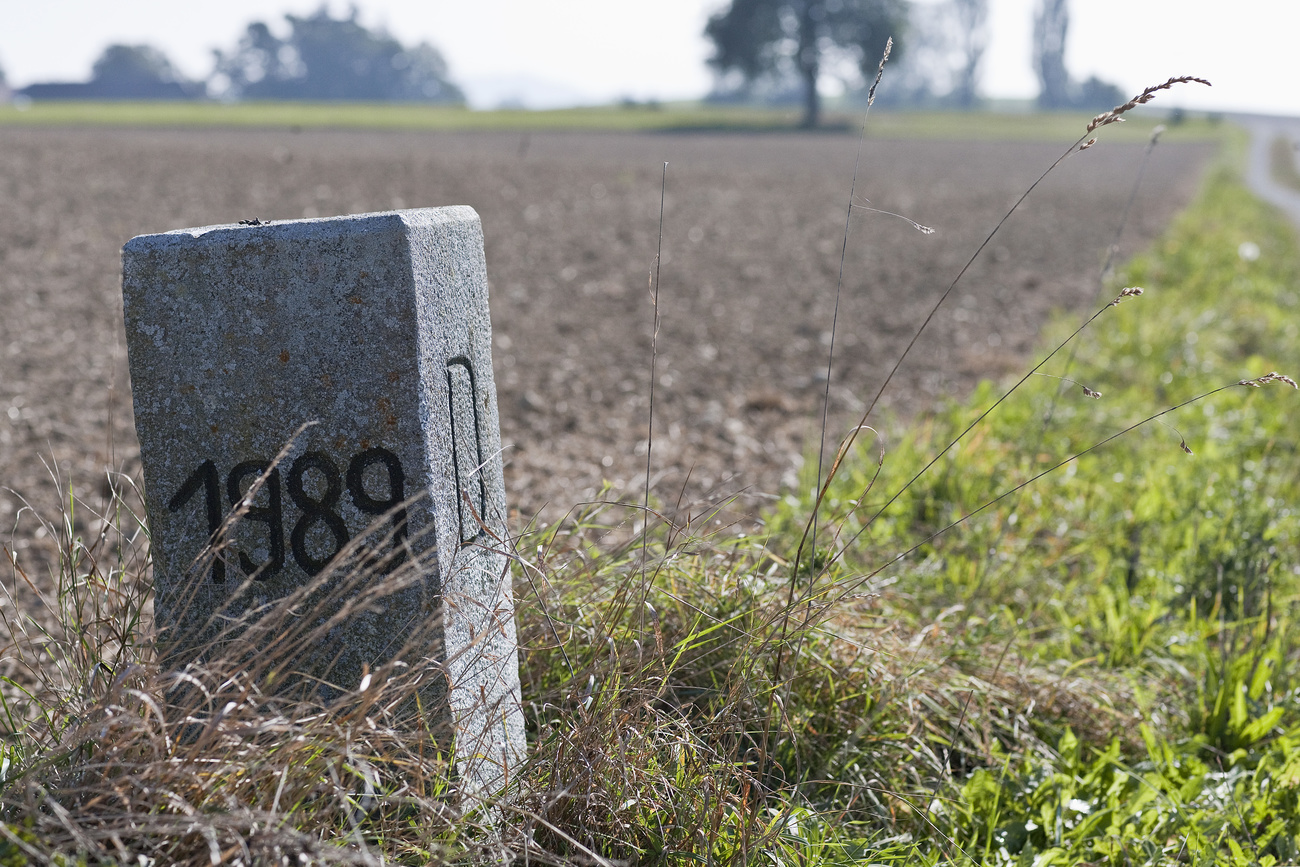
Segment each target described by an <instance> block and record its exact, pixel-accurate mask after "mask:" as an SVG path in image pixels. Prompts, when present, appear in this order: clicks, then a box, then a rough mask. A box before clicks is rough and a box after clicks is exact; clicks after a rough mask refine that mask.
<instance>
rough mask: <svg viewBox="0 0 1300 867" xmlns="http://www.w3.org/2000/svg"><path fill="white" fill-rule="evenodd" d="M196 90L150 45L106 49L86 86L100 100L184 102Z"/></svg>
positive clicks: (96, 63) (118, 45)
mask: <svg viewBox="0 0 1300 867" xmlns="http://www.w3.org/2000/svg"><path fill="white" fill-rule="evenodd" d="M195 90H196V88H195V87H194V85H192V84H191V83H190V82H188V81H186V80H185V76H183V75H181V74H180V72H178V71H177V69H176V67H175V66H173V65H172V62H171V61H170V60H168V59H167V55H166V54H163V53H162V52H161V51H160V50H158V49H157V48H154V47H153V46H152V45H120V44H117V45H110V46H108V47H107V48H105V49H104V52H103V53H102V54H100V55H99V59H98V60H96V61H95V65H94V66H92V67H91V75H90V83H89V85H88V86H87V92H88V94H89V95H90V96H92V97H98V98H100V99H185V98H187V97H191V96H194V95H196V93H195Z"/></svg>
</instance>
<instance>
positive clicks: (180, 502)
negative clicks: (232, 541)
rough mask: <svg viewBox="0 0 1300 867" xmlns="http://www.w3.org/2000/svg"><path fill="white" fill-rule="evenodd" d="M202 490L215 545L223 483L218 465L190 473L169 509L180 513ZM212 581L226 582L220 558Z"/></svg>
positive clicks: (202, 466)
mask: <svg viewBox="0 0 1300 867" xmlns="http://www.w3.org/2000/svg"><path fill="white" fill-rule="evenodd" d="M200 488H202V489H203V505H204V508H205V511H206V512H207V517H208V544H210V545H215V544H216V539H217V531H218V530H220V529H221V482H220V480H219V479H218V478H217V465H216V464H214V463H213V462H212V461H204V462H203V463H201V464H199V466H198V469H196V470H195V471H194V472H192V473H190V475H189V478H187V479H186V480H185V483H184V484H182V485H181V489H180V490H179V491H177V492H176V496H174V497H172V498H171V499H170V500H168V501H167V508H168V509H170V510H171V511H173V512H179V511H180V510H181V509H183V508H185V504H186V503H188V502H189V501H190V500H192V499H193V498H194V495H195V494H197V493H198V492H199V489H200ZM212 580H213V581H225V580H226V564H225V562H224V561H223V560H222V559H221V557H220V556H217V557H214V558H213V560H212Z"/></svg>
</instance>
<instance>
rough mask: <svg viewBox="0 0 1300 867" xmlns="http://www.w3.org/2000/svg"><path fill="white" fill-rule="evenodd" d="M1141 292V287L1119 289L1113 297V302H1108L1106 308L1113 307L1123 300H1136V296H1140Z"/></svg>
mask: <svg viewBox="0 0 1300 867" xmlns="http://www.w3.org/2000/svg"><path fill="white" fill-rule="evenodd" d="M1142 292H1143V289H1142V287H1141V286H1129V287H1128V288H1127V289H1121V290H1119V294H1118V295H1116V296H1115V300H1114V301H1112V302H1110V304H1109V305H1108V306H1110V307H1114V306H1116V305H1118V304H1119V302H1121V301H1123V300H1124V299H1125V298H1136V297H1137V296H1138V295H1141V294H1142Z"/></svg>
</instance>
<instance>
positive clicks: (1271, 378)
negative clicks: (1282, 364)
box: [1237, 370, 1300, 388]
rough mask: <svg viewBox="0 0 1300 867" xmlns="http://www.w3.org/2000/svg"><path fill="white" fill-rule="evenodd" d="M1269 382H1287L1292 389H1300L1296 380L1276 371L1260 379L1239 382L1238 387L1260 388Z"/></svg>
mask: <svg viewBox="0 0 1300 867" xmlns="http://www.w3.org/2000/svg"><path fill="white" fill-rule="evenodd" d="M1267 382H1285V383H1286V384H1287V385H1289V386H1291V387H1292V388H1300V385H1296V381H1295V380H1294V379H1292V378H1291V377H1289V376H1286V375H1284V374H1281V373H1278V372H1277V371H1276V370H1275V371H1273V372H1272V373H1266V374H1264V375H1263V376H1261V377H1260V378H1259V379H1243V380H1241V381H1240V382H1238V383H1237V385H1245V386H1249V387H1250V388H1260V387H1261V386H1263V385H1264V384H1265V383H1267Z"/></svg>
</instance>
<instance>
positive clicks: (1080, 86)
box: [704, 0, 1124, 126]
mask: <svg viewBox="0 0 1300 867" xmlns="http://www.w3.org/2000/svg"><path fill="white" fill-rule="evenodd" d="M1067 2H1068V0H1038V3H1037V7H1036V9H1035V13H1034V51H1033V58H1032V63H1033V68H1034V71H1035V73H1036V74H1037V76H1038V80H1039V88H1040V95H1039V99H1038V104H1039V105H1040V106H1041V107H1043V108H1048V109H1061V108H1089V109H1091V108H1097V109H1104V108H1110V107H1112V106H1114V105H1116V104H1117V103H1120V102H1123V100H1124V95H1123V93H1122V92H1121V91H1120V90H1119V88H1117V87H1115V86H1114V85H1111V84H1107V83H1105V82H1103V81H1100V80H1099V79H1097V78H1095V77H1093V78H1090V79H1088V80H1087V81H1085V82H1076V81H1074V80H1073V79H1071V78H1070V76H1069V74H1068V72H1067V71H1066V68H1065V38H1066V33H1067V31H1068V28H1069V10H1068V7H1067ZM988 10H989V0H942V2H939V3H927V4H920V3H910V2H908V0H731V2H730V4H729V5H728V6H727V7H725V8H724V9H722V10H721V11H719V12H718V13H716V14H715V15H713V16H712V17H711V18H710V19H709V21H708V24H707V25H706V26H705V31H704V33H705V36H707V37H708V38H709V40H710V41H711V42H712V43H713V56H712V57H711V58H710V59H709V64H710V65H711V66H712V67H713V69H714V71H715V73H716V74H717V79H716V83H715V88H714V91H713V93H712V94H711V95H710V99H712V100H716V101H738V102H755V101H756V102H764V103H776V104H780V103H790V104H799V105H801V106H802V107H803V124H804V125H805V126H816V125H817V123H818V122H819V120H820V115H821V96H820V90H819V84H821V83H823V82H825V81H826V80H828V79H838V80H839V81H840V82H841V83H842V85H843V90H844V91H845V92H846V94H848V95H849V97H850V98H853V97H854V96H855V95H856V96H861V95H863V94H865V92H866V90H867V88H868V87H869V86H870V84H871V82H872V81H874V79H875V74H876V69H877V66H878V64H879V62H880V59H881V56H882V54H883V51H884V47H885V42H886V40H887V39H889V38H890V37H893V41H894V48H893V53H892V55H891V57H890V61H889V63H890V66H889V69H888V70H887V71H886V74H885V78H884V81H883V83H882V86H881V88H880V91H879V94H878V96H879V98H880V100H881V102H883V103H885V104H893V105H909V106H934V107H955V108H973V107H975V106H976V105H977V104H978V103H979V101H980V98H979V77H980V71H981V68H982V64H983V60H984V54H985V50H986V48H987V46H988ZM1027 59H1028V58H1027Z"/></svg>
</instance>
